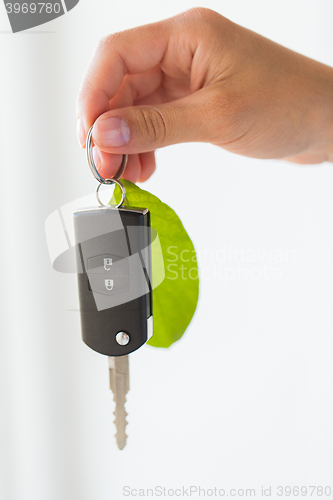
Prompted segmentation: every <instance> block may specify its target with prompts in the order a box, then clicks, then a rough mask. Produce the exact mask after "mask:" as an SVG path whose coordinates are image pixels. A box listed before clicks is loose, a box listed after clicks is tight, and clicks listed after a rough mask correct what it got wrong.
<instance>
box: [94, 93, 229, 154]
mask: <svg viewBox="0 0 333 500" xmlns="http://www.w3.org/2000/svg"><path fill="white" fill-rule="evenodd" d="M216 97H217V99H218V100H219V101H221V103H222V102H223V96H222V94H220V95H218V96H216V95H215V93H213V92H212V91H211V89H202V90H200V91H198V92H196V93H194V94H192V95H189V96H187V97H185V98H183V99H177V100H176V101H173V102H170V103H164V104H160V105H155V106H153V105H144V106H130V107H127V108H122V109H115V110H112V111H108V112H107V113H104V114H103V115H101V116H100V117H99V118H98V119H97V120H96V122H95V124H94V129H93V134H92V137H93V140H94V143H95V144H96V146H97V147H98V148H99V149H101V150H103V151H105V152H108V153H128V154H134V153H144V152H147V151H152V150H155V149H157V148H161V147H164V146H169V145H171V144H177V143H181V142H211V141H213V139H214V137H215V135H216V131H215V130H214V127H215V126H216V120H215V117H217V116H218V112H219V106H218V105H216V100H217V99H216Z"/></svg>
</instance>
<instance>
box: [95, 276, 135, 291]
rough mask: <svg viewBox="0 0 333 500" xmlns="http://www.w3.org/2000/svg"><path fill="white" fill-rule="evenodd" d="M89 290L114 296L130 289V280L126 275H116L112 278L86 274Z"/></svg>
mask: <svg viewBox="0 0 333 500" xmlns="http://www.w3.org/2000/svg"><path fill="white" fill-rule="evenodd" d="M88 279H89V285H90V286H89V288H90V290H92V291H93V292H97V293H102V294H104V295H116V294H117V293H123V292H128V291H129V289H130V278H129V276H128V275H124V276H121V275H116V276H113V277H112V278H108V277H106V275H102V274H88Z"/></svg>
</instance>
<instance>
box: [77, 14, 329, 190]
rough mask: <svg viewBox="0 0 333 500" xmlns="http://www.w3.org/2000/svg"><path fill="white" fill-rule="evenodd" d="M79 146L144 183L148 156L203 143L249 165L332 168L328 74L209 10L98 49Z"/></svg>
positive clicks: (105, 169) (82, 98)
mask: <svg viewBox="0 0 333 500" xmlns="http://www.w3.org/2000/svg"><path fill="white" fill-rule="evenodd" d="M77 116H78V136H79V141H80V144H81V146H82V147H84V142H85V137H86V134H87V131H88V129H89V128H90V126H91V125H92V124H93V123H94V122H95V120H97V121H96V122H95V125H94V130H93V141H94V144H95V145H96V147H94V148H93V152H94V158H95V162H96V165H97V167H98V169H99V171H100V174H101V175H102V176H103V177H105V178H106V177H112V176H113V175H114V174H115V173H116V171H117V170H118V168H119V165H120V162H121V158H122V157H121V154H123V153H128V154H129V155H130V156H129V161H128V166H127V169H126V172H125V174H124V178H127V179H129V180H131V181H133V182H137V181H144V180H146V179H148V178H149V177H150V176H151V175H152V173H153V172H154V170H155V158H154V150H155V149H157V148H161V147H163V146H168V145H170V144H176V143H180V142H196V141H199V142H209V143H212V144H215V145H218V146H220V147H222V148H224V149H226V150H228V151H232V152H233V153H238V154H241V155H244V156H250V157H254V158H275V159H288V160H290V161H293V162H296V163H321V162H323V161H326V160H328V161H333V69H332V68H330V67H329V66H325V65H324V64H321V63H319V62H317V61H314V60H312V59H309V58H307V57H305V56H303V55H300V54H298V53H296V52H293V51H291V50H289V49H287V48H285V47H282V46H281V45H278V44H276V43H274V42H272V41H270V40H268V39H266V38H264V37H262V36H260V35H258V34H256V33H254V32H252V31H249V30H247V29H245V28H242V27H241V26H238V25H236V24H234V23H233V22H231V21H229V20H228V19H226V18H224V17H222V16H221V15H219V14H217V13H216V12H214V11H211V10H209V9H202V8H199V9H193V10H190V11H188V12H185V13H183V14H181V15H178V16H176V17H174V18H171V19H167V20H164V21H161V22H158V23H154V24H150V25H146V26H141V27H138V28H135V29H131V30H128V31H124V32H121V33H116V34H114V35H110V36H107V37H106V38H104V39H102V40H101V41H100V43H99V44H98V47H97V49H96V51H95V53H94V55H93V58H92V61H91V62H90V66H89V68H88V70H87V72H86V74H85V76H84V79H83V82H82V84H81V88H80V92H79V96H78V101H77Z"/></svg>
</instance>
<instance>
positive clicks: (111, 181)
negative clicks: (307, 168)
mask: <svg viewBox="0 0 333 500" xmlns="http://www.w3.org/2000/svg"><path fill="white" fill-rule="evenodd" d="M93 127H94V125H92V126H91V127H90V129H89V131H88V134H87V139H86V151H87V160H88V165H89V168H90V171H91V173H92V174H93V176H94V177H95V179H96V180H97V181H98V182H99V184H98V186H97V188H96V197H97V201H98V203H99V204H100V205H101V206H102V207H106V206H109V205H105V204H104V203H102V201H101V200H100V197H99V189H100V187H101V184H117V185H118V186H119V187H120V189H121V195H122V196H121V200H120V203H118V205H115V206H114V207H113V208H118V207H120V206H121V205H122V204H123V203H124V202H125V197H126V189H125V187H124V186H123V185H122V183H121V182H120V181H119V179H120V178H121V176H122V175H123V173H124V171H125V168H126V165H127V161H128V155H125V154H123V159H122V162H121V164H120V167H119V169H118V171H117V172H116V175H115V176H114V177H112V179H104V177H102V176H101V175H100V174H99V172H98V170H97V168H96V165H95V162H94V158H93V154H92V131H93Z"/></svg>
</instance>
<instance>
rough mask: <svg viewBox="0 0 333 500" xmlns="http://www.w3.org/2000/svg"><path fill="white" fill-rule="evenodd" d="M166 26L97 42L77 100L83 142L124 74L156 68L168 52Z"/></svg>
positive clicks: (135, 30)
mask: <svg viewBox="0 0 333 500" xmlns="http://www.w3.org/2000/svg"><path fill="white" fill-rule="evenodd" d="M168 26H169V25H168V23H166V22H160V23H155V24H150V25H146V26H141V27H139V28H135V29H132V30H128V31H124V32H122V33H116V34H115V35H110V36H108V37H106V38H104V39H102V40H101V41H100V43H99V45H98V47H97V49H96V51H95V53H94V55H93V58H92V61H91V63H90V65H89V68H88V70H87V72H86V74H85V77H84V79H83V82H82V84H81V87H80V91H79V96H78V100H77V117H78V119H79V120H80V122H81V123H80V125H79V126H78V128H81V137H82V138H84V136H85V134H86V133H87V131H88V129H89V127H90V126H91V125H92V124H93V123H94V121H95V120H96V118H97V117H98V116H99V115H101V114H102V113H104V112H105V111H107V110H108V109H110V105H109V101H110V100H111V99H112V98H114V96H115V95H116V94H117V92H118V90H119V89H120V87H121V84H122V82H123V79H124V77H125V75H126V74H135V73H142V72H144V71H147V70H150V69H152V68H154V67H156V66H157V65H158V63H159V62H160V61H161V59H162V58H163V55H164V53H165V51H166V48H167V44H168V39H169V28H168Z"/></svg>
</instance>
